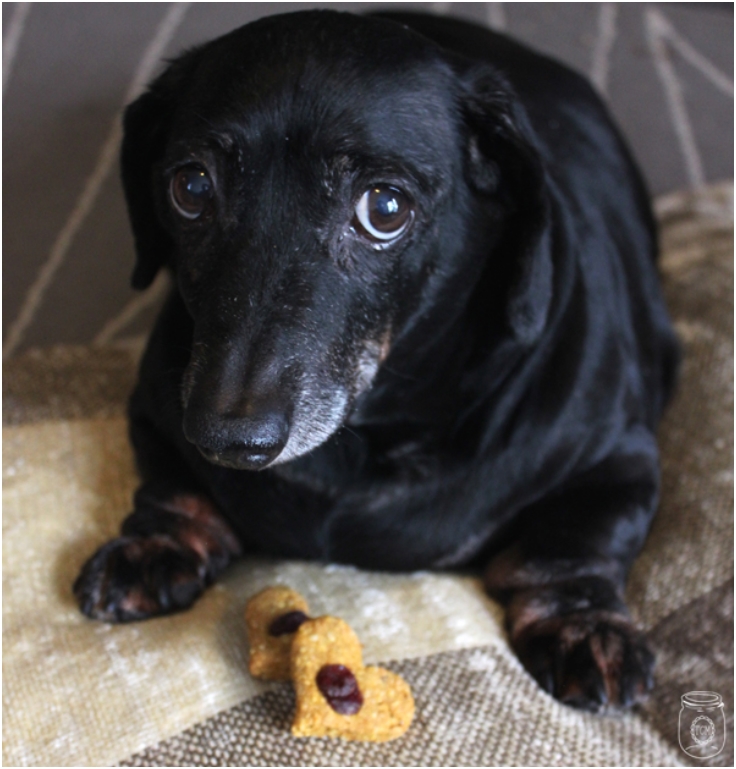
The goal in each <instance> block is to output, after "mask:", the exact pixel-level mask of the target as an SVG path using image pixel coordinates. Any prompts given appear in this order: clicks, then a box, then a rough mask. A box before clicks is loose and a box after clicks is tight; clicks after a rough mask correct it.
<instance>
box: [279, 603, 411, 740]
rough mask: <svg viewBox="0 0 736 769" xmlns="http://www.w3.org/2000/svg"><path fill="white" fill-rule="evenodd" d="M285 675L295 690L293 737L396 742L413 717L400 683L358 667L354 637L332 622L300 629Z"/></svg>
mask: <svg viewBox="0 0 736 769" xmlns="http://www.w3.org/2000/svg"><path fill="white" fill-rule="evenodd" d="M346 668H347V672H346V671H345V669H346ZM351 674H352V675H351ZM291 676H292V680H293V681H294V687H295V689H296V714H295V716H294V722H293V724H292V727H291V733H292V734H293V735H294V736H296V737H342V738H343V739H346V740H366V741H371V742H385V741H387V740H393V739H395V738H396V737H400V736H401V735H402V734H403V733H404V732H405V731H406V730H407V729H408V728H409V725H410V724H411V721H412V718H413V717H414V698H413V697H412V694H411V690H410V689H409V685H408V684H407V683H406V681H404V680H403V679H402V678H401V677H400V676H398V675H396V674H395V673H392V672H390V671H389V670H384V669H383V668H379V667H364V666H363V650H362V648H361V645H360V641H359V640H358V637H357V636H356V635H355V633H354V631H353V630H352V628H351V627H350V626H349V625H348V624H347V623H346V622H343V621H342V620H341V619H337V618H336V617H319V618H317V619H313V620H309V621H308V622H305V623H304V624H302V625H301V626H300V628H299V630H297V632H296V635H295V636H294V639H293V641H292V646H291ZM318 679H319V683H318ZM325 681H327V683H325ZM351 681H352V684H351ZM355 683H357V691H355V689H353V688H352V685H353V684H355ZM320 684H321V685H322V688H323V689H326V691H327V695H326V694H325V693H323V691H322V690H321V689H320ZM330 695H332V696H330ZM330 700H332V702H333V704H332V705H331V704H330ZM335 707H337V709H338V710H340V711H342V712H337V710H336V709H335ZM356 711H357V712H356Z"/></svg>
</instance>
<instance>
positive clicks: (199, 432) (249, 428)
mask: <svg viewBox="0 0 736 769" xmlns="http://www.w3.org/2000/svg"><path fill="white" fill-rule="evenodd" d="M197 421H198V422H199V424H189V425H187V424H186V420H185V434H186V436H187V439H188V440H190V441H191V442H192V443H194V444H195V445H196V447H197V448H198V449H199V451H200V453H201V454H202V456H204V457H205V459H207V460H209V461H210V462H214V463H215V464H218V465H224V466H225V467H232V468H236V469H240V470H261V469H262V468H264V467H266V466H267V465H269V464H271V462H273V461H274V460H275V459H276V457H278V455H279V454H280V453H281V452H282V450H283V448H284V446H285V445H286V442H287V440H288V438H289V420H288V419H287V418H286V417H285V416H284V415H282V414H278V413H271V414H264V415H260V416H258V417H220V418H213V417H210V418H209V419H207V420H206V423H205V424H202V421H201V420H197Z"/></svg>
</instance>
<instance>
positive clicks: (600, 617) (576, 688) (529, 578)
mask: <svg viewBox="0 0 736 769" xmlns="http://www.w3.org/2000/svg"><path fill="white" fill-rule="evenodd" d="M657 497H658V471H657V457H656V448H654V444H653V441H652V443H651V445H650V447H649V448H648V450H643V451H636V452H632V453H626V454H617V455H615V456H611V457H609V458H608V459H606V460H605V461H603V462H601V463H600V464H599V465H598V466H597V467H595V468H594V469H593V470H592V471H589V472H588V473H586V474H585V475H584V476H583V477H580V478H578V479H577V480H576V482H574V483H573V484H569V485H566V487H565V489H564V490H563V491H561V492H560V493H559V494H558V495H555V496H554V497H552V498H547V499H545V500H544V501H543V502H541V503H539V504H536V505H534V507H533V508H531V509H529V510H528V511H526V514H525V515H524V517H523V521H524V524H523V526H524V530H523V533H522V536H521V539H520V541H518V542H517V543H516V544H515V545H514V546H513V547H512V548H510V549H509V550H507V551H505V552H504V553H502V554H501V555H500V556H498V557H497V558H495V559H494V560H493V561H492V562H491V564H490V566H489V567H488V570H487V572H486V576H485V581H486V587H487V589H488V591H489V592H490V594H491V595H493V596H494V597H496V598H497V599H499V600H500V601H501V602H502V603H504V604H505V605H506V627H507V631H508V634H509V639H510V642H511V645H512V647H513V648H514V650H515V651H516V653H517V654H518V656H519V658H520V660H521V661H522V663H523V664H524V666H525V667H526V668H527V670H528V671H529V672H530V673H531V675H532V676H534V678H535V679H536V680H537V681H538V682H539V684H540V685H541V686H542V688H544V689H545V690H546V691H547V692H549V693H550V694H552V695H553V696H555V697H556V698H557V699H559V700H561V701H562V702H565V703H567V704H569V705H572V706H574V707H578V708H582V709H585V710H592V711H599V710H605V709H609V708H617V707H627V706H630V705H632V704H635V703H636V702H638V701H640V700H642V699H644V698H645V697H646V695H647V693H648V691H649V690H650V689H651V687H652V684H653V679H652V673H653V669H654V655H653V654H652V652H651V651H650V649H649V647H648V645H647V642H646V640H645V638H644V635H643V633H642V632H641V631H640V630H639V629H638V628H637V627H636V626H635V625H634V623H633V622H632V620H631V618H630V616H629V613H628V610H627V608H626V604H625V603H624V599H623V589H624V584H625V579H626V575H627V574H628V570H629V568H630V566H631V562H632V561H633V559H634V557H635V556H636V554H637V553H638V552H639V549H640V548H641V546H642V544H643V542H644V538H645V537H646V533H647V531H648V528H649V524H650V522H651V518H652V515H653V512H654V509H655V507H656V503H657Z"/></svg>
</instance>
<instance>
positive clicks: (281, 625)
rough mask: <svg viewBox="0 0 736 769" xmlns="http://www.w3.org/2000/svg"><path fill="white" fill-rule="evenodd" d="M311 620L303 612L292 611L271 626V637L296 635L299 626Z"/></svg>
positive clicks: (278, 618) (277, 619)
mask: <svg viewBox="0 0 736 769" xmlns="http://www.w3.org/2000/svg"><path fill="white" fill-rule="evenodd" d="M308 619H309V617H307V615H306V614H305V613H304V612H303V611H290V612H287V613H286V614H282V615H281V616H280V617H276V619H275V620H274V621H273V622H272V623H271V624H270V625H269V628H268V632H269V634H270V635H273V636H277V635H286V634H287V633H296V631H297V630H298V629H299V626H300V625H301V624H302V623H303V622H306V621H307V620H308Z"/></svg>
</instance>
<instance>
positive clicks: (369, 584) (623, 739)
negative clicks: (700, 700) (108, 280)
mask: <svg viewBox="0 0 736 769" xmlns="http://www.w3.org/2000/svg"><path fill="white" fill-rule="evenodd" d="M657 211H658V215H659V218H660V222H661V225H662V240H663V254H662V262H661V268H662V272H663V275H664V279H665V284H666V291H667V297H668V301H669V304H670V307H671V310H672V314H673V316H674V319H675V321H676V326H677V330H678V332H679V335H680V337H681V339H682V341H683V345H684V349H685V360H684V368H683V372H682V381H681V384H680V388H679V393H678V395H677V398H676V400H675V402H674V403H673V404H672V406H671V408H670V409H669V411H668V413H667V416H666V419H665V423H664V424H663V426H662V430H661V445H662V453H663V482H664V488H663V497H662V503H661V509H660V512H659V515H658V517H657V519H656V520H655V523H654V528H653V530H652V532H651V535H650V537H649V540H648V542H647V545H646V548H645V550H644V552H643V554H642V556H641V557H640V559H639V560H638V562H637V563H636V565H635V567H634V570H633V573H632V576H631V580H630V584H629V600H630V605H631V606H632V607H633V611H634V612H635V614H636V617H637V619H638V620H639V622H640V623H641V624H642V626H643V627H644V628H645V629H646V631H647V633H648V635H649V638H650V639H651V642H652V645H653V646H654V648H655V650H656V651H657V654H658V667H657V684H656V688H655V691H654V694H653V696H652V698H651V699H650V701H649V702H648V703H647V704H646V706H644V707H642V708H641V709H639V710H637V711H636V712H632V713H629V714H626V715H623V716H618V717H598V716H593V715H588V714H583V713H579V712H576V711H574V710H571V709H569V708H566V707H564V706H562V705H559V704H558V703H557V702H555V701H554V700H552V699H551V698H550V697H548V696H547V695H546V694H544V693H543V692H542V691H541V690H540V689H539V688H538V687H537V686H536V685H535V683H534V682H533V681H532V679H531V678H530V677H529V676H528V675H527V674H526V673H525V672H524V670H523V669H522V667H521V666H520V664H519V663H518V662H517V660H516V658H515V657H514V655H513V654H512V653H511V651H510V649H509V647H508V644H507V641H506V638H505V636H504V633H503V628H502V614H501V611H500V609H499V607H498V606H497V605H495V604H494V603H493V602H492V601H491V600H490V599H488V598H487V597H485V596H484V594H483V592H482V590H481V587H480V584H479V581H478V580H477V579H476V578H475V577H474V576H472V575H458V574H430V573H415V574H409V575H391V574H381V573H369V572H363V571H359V570H357V569H352V568H345V567H336V566H330V565H320V564H307V563H299V562H279V561H271V560H265V559H248V560H246V561H243V562H241V563H239V564H238V565H237V566H235V567H234V568H232V569H231V570H230V571H229V572H228V573H227V575H226V577H225V579H224V580H223V581H222V582H221V583H220V584H219V585H217V586H216V587H215V588H214V589H212V590H210V591H209V592H208V593H207V594H206V595H205V597H204V598H203V599H202V600H201V601H200V602H199V603H198V604H197V605H196V607H195V608H194V609H193V610H192V611H189V612H186V613H184V614H181V615H177V616H174V617H168V618H164V619H159V620H150V621H148V622H144V623H140V624H130V625H123V626H110V625H104V624H100V623H96V622H92V621H90V620H87V619H85V618H84V617H83V616H82V615H81V614H80V613H79V611H78V609H77V607H76V605H75V603H74V600H73V597H72V593H71V584H72V581H73V580H74V577H75V576H76V574H77V572H78V570H79V568H80V566H81V565H82V563H83V561H84V560H85V559H86V557H87V556H88V555H89V554H90V553H91V552H92V551H93V550H94V549H95V548H96V547H97V546H99V545H100V544H101V543H102V542H104V541H105V540H107V539H108V538H110V537H112V536H113V535H115V534H116V532H117V529H118V526H119V525H120V522H121V520H122V519H123V517H124V516H125V515H126V513H127V512H128V510H129V507H130V497H131V493H132V491H133V489H134V487H135V484H136V479H135V473H134V469H133V461H132V456H131V451H130V449H129V446H128V442H127V436H126V424H125V419H124V416H123V410H124V401H125V398H126V396H127V393H128V392H129V390H130V388H131V387H132V384H133V380H134V376H135V366H134V361H133V358H132V356H131V355H130V354H128V353H126V352H124V351H110V350H88V349H69V348H64V349H56V350H51V351H44V352H38V353H30V354H27V355H25V356H24V357H22V358H19V359H16V360H13V361H10V362H9V363H7V364H6V365H5V370H4V381H3V385H4V404H3V405H4V409H3V415H4V429H3V436H4V443H3V513H4V515H3V762H4V765H5V766H11V765H12V766H39V765H43V766H74V765H87V766H105V765H107V766H109V765H115V764H119V765H125V766H150V765H166V766H181V765H198V766H222V765H235V766H243V765H259V766H299V765H302V766H331V765H335V766H376V765H379V766H459V765H460V766H495V765H522V766H523V765H526V766H571V765H572V766H578V765H588V766H639V765H641V766H672V765H678V764H681V763H682V764H688V763H697V762H696V761H695V760H693V759H690V758H689V757H688V756H687V755H686V754H685V753H684V752H683V751H682V750H681V749H680V747H679V745H678V714H679V712H680V707H681V705H680V698H681V696H682V695H683V694H685V693H687V692H689V691H692V690H708V691H715V692H717V693H719V694H720V695H721V696H722V697H723V701H724V703H725V714H726V718H727V734H728V739H727V743H726V746H725V748H724V750H723V752H722V753H721V754H720V755H718V756H716V757H715V758H713V759H709V760H708V761H706V762H700V765H703V763H705V765H708V766H711V765H723V766H728V765H733V705H734V702H733V518H732V513H733V338H732V332H733V186H732V185H731V184H730V183H729V184H723V185H719V186H715V187H710V188H708V189H705V190H702V191H700V192H697V193H687V194H685V193H683V194H678V195H672V196H669V197H667V198H664V199H661V200H659V201H657ZM272 584H284V585H289V586H291V587H293V588H295V589H297V590H299V591H300V592H302V593H303V594H304V595H305V597H306V598H307V600H308V601H309V603H310V606H311V609H312V614H313V615H315V616H316V615H319V614H322V613H329V614H333V615H336V616H339V617H342V618H343V619H345V620H346V621H348V622H349V623H350V624H351V625H352V627H353V628H354V629H355V631H356V632H357V634H358V636H359V637H360V639H361V640H362V642H363V644H364V648H365V659H366V661H367V662H368V663H375V662H381V663H382V664H384V665H386V666H387V667H390V668H391V669H393V670H395V671H397V672H399V673H400V674H401V675H402V676H403V677H404V678H405V679H406V680H407V681H408V682H409V683H410V684H411V687H412V689H413V692H414V695H415V698H416V705H417V710H416V717H415V720H414V722H413V724H412V726H411V728H410V729H409V731H408V733H407V734H406V735H405V736H404V737H402V738H400V739H398V740H396V741H394V742H389V743H384V744H380V745H373V744H363V743H348V742H342V741H339V740H331V739H326V738H325V739H310V738H301V739H297V738H294V737H291V735H290V734H289V724H290V719H291V714H292V712H293V693H292V690H291V686H290V685H289V684H270V685H266V684H261V683H259V682H256V681H254V680H253V679H251V677H250V676H249V675H248V672H247V653H248V650H247V643H246V638H245V628H244V622H243V609H244V606H245V603H246V601H247V599H248V598H249V597H250V596H251V595H253V594H254V593H255V592H256V591H258V590H260V589H261V588H262V587H265V586H266V585H272Z"/></svg>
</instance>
